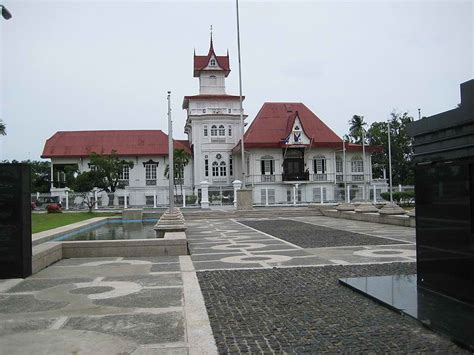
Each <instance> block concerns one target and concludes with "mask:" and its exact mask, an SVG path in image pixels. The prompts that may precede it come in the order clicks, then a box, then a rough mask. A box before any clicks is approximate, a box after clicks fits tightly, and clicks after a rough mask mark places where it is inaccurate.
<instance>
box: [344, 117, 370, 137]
mask: <svg viewBox="0 0 474 355" xmlns="http://www.w3.org/2000/svg"><path fill="white" fill-rule="evenodd" d="M366 125H367V123H366V122H365V121H364V116H360V115H354V116H352V118H351V119H350V120H349V134H348V137H349V138H350V140H351V142H352V143H356V144H362V139H363V137H364V136H365V135H366V134H365V126H366Z"/></svg>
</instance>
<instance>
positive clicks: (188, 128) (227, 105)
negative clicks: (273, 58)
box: [183, 37, 246, 189]
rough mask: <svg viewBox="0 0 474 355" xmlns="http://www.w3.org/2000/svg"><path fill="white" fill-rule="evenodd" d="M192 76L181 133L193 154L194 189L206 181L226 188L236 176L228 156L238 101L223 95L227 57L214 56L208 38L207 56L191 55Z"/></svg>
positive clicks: (236, 128) (234, 137)
mask: <svg viewBox="0 0 474 355" xmlns="http://www.w3.org/2000/svg"><path fill="white" fill-rule="evenodd" d="M193 72H194V77H195V78H199V94H198V95H194V96H185V97H184V100H183V109H184V110H186V115H187V119H186V125H185V128H184V131H185V133H186V134H187V135H188V142H189V145H190V147H191V148H192V152H193V161H194V164H193V174H194V186H195V188H196V189H199V188H200V186H201V182H202V181H207V182H209V183H210V184H211V185H212V186H224V187H227V188H228V187H231V186H232V182H233V181H234V180H235V179H236V177H237V176H240V166H239V164H236V161H235V157H234V156H233V154H232V149H233V148H234V147H235V145H236V144H237V142H238V141H239V139H240V97H239V96H235V95H228V94H227V92H226V85H225V81H226V78H227V76H228V75H229V73H230V65H229V53H227V55H225V56H218V55H216V53H215V51H214V45H213V41H212V37H211V42H210V47H209V51H208V53H207V55H203V56H201V55H196V54H194V71H193ZM245 117H246V116H244V118H245Z"/></svg>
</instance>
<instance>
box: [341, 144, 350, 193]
mask: <svg viewBox="0 0 474 355" xmlns="http://www.w3.org/2000/svg"><path fill="white" fill-rule="evenodd" d="M342 157H343V158H342V161H343V163H342V181H344V196H345V194H347V177H346V141H345V140H344V137H342ZM345 200H346V201H347V196H346V198H345ZM349 200H350V196H349Z"/></svg>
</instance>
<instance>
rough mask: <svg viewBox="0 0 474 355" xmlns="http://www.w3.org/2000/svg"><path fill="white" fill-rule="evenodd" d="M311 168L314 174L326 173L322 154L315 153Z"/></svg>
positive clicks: (325, 162) (325, 163) (324, 159)
mask: <svg viewBox="0 0 474 355" xmlns="http://www.w3.org/2000/svg"><path fill="white" fill-rule="evenodd" d="M313 170H314V173H315V174H326V173H327V160H326V157H325V156H324V155H317V156H315V157H314V159H313Z"/></svg>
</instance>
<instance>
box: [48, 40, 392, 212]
mask: <svg viewBox="0 0 474 355" xmlns="http://www.w3.org/2000/svg"><path fill="white" fill-rule="evenodd" d="M230 71H231V70H230V60H229V53H228V52H227V54H226V55H224V56H219V55H217V54H216V53H215V51H214V44H213V41H212V36H211V40H210V46H209V50H208V53H207V55H196V54H194V61H193V76H194V77H195V78H198V79H199V93H198V94H196V95H192V96H185V97H184V100H183V104H182V108H183V110H185V112H186V123H185V127H184V132H185V133H186V134H187V136H188V139H187V140H185V141H179V140H175V141H174V142H175V143H174V144H175V149H183V150H185V151H186V152H187V153H189V154H190V155H191V156H192V159H191V161H190V162H189V164H188V165H187V166H186V167H185V170H184V180H183V184H182V187H183V189H184V191H186V192H187V195H190V194H193V195H196V196H198V195H199V193H200V189H201V187H202V185H203V184H206V185H209V188H210V191H212V190H214V192H215V191H217V190H219V191H220V197H221V202H222V197H223V196H222V191H223V190H225V191H228V192H229V195H228V196H225V197H226V198H227V200H228V201H229V202H232V200H233V182H234V181H235V180H244V181H243V182H244V183H245V185H246V187H251V188H252V189H253V199H254V203H255V204H262V205H270V204H285V203H290V204H293V203H304V202H306V203H313V202H316V203H322V202H333V201H347V200H367V199H369V198H373V196H374V194H379V193H380V192H382V191H386V190H387V184H386V181H385V179H374V178H373V176H372V166H371V154H372V153H373V152H376V151H380V150H381V147H379V146H377V147H375V146H362V145H356V144H350V143H346V142H344V141H343V140H342V139H341V138H340V137H338V136H337V135H336V134H335V133H334V132H333V131H332V130H331V129H330V128H329V127H328V126H327V125H326V124H325V123H324V122H323V121H322V120H321V119H320V118H319V117H317V116H316V115H315V114H314V113H313V112H312V111H311V110H310V109H309V108H308V107H306V106H305V105H304V104H302V103H265V104H264V105H263V106H262V108H261V109H260V111H259V112H258V114H257V116H256V117H255V119H254V120H253V122H252V124H251V125H250V126H249V127H248V129H247V131H246V133H245V135H244V143H245V144H244V145H245V154H244V156H245V162H244V164H242V161H241V151H240V149H241V145H240V139H241V133H240V132H241V125H240V114H241V112H240V97H239V96H237V95H230V94H227V92H226V79H227V77H228V75H229V74H230ZM242 114H243V112H242ZM243 117H244V120H245V119H246V118H247V116H246V115H244V114H243ZM167 139H168V138H167V135H166V134H165V133H163V132H162V131H155V130H142V131H138V130H137V131H135V130H134V131H113V130H111V131H83V132H57V133H56V134H55V135H53V137H51V138H50V139H48V140H47V142H46V145H45V148H44V152H43V154H42V158H50V159H51V162H52V168H51V174H52V176H53V179H52V184H51V193H53V194H56V195H60V196H61V195H64V191H65V189H66V188H67V186H65V168H66V167H67V166H68V165H74V166H77V168H78V170H79V171H86V170H88V169H91V167H90V161H89V156H90V154H91V153H92V152H95V153H98V154H110V153H111V152H112V151H116V152H117V154H118V155H119V156H120V157H121V158H123V159H129V160H131V161H133V163H134V167H133V168H132V169H129V170H128V169H127V171H124V172H123V173H122V175H121V176H122V179H123V181H124V183H125V185H126V187H125V189H124V190H122V191H119V192H118V193H117V194H116V195H117V196H128V198H129V200H128V201H129V204H130V205H166V204H167V203H168V192H167V188H168V179H167V178H166V177H165V175H164V171H165V169H166V166H167V164H168V158H167V156H168V146H167ZM242 166H243V170H244V171H245V174H244V175H243V174H242ZM176 193H177V194H181V189H179V190H177V191H176ZM114 199H115V200H116V198H115V197H114ZM116 202H117V201H114V204H115V203H116ZM211 202H212V200H211ZM107 203H108V204H110V201H109V202H107Z"/></svg>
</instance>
